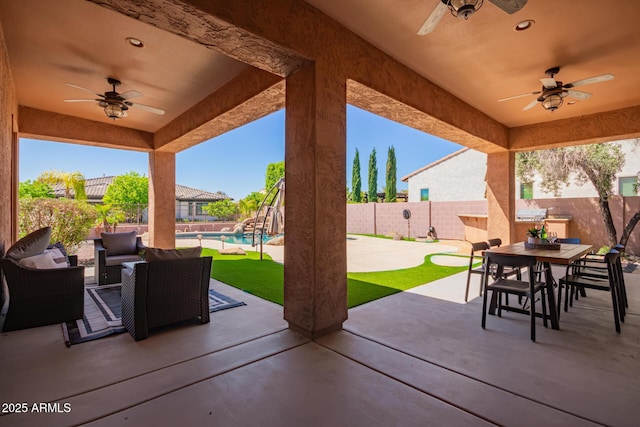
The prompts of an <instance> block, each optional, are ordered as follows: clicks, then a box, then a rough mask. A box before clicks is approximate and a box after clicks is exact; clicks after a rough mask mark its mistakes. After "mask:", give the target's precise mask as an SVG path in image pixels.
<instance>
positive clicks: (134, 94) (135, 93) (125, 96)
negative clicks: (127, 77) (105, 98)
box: [120, 90, 142, 99]
mask: <svg viewBox="0 0 640 427" xmlns="http://www.w3.org/2000/svg"><path fill="white" fill-rule="evenodd" d="M141 96H142V94H141V93H140V92H138V91H137V90H128V91H126V92H123V93H121V94H120V97H122V99H133V98H140V97H141Z"/></svg>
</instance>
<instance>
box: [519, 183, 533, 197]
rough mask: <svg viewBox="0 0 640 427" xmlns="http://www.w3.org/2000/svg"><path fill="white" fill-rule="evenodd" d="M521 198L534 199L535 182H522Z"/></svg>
mask: <svg viewBox="0 0 640 427" xmlns="http://www.w3.org/2000/svg"><path fill="white" fill-rule="evenodd" d="M520 198H521V199H525V200H530V199H533V182H523V183H521V184H520Z"/></svg>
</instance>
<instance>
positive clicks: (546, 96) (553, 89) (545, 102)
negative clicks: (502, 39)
mask: <svg viewBox="0 0 640 427" xmlns="http://www.w3.org/2000/svg"><path fill="white" fill-rule="evenodd" d="M559 72H560V67H553V68H549V69H548V70H547V71H545V74H546V75H547V77H545V78H543V79H540V81H541V82H542V89H541V90H538V91H535V92H531V93H524V94H522V95H515V96H510V97H508V98H503V99H499V100H498V102H502V101H508V100H510V99H516V98H520V97H523V96H530V95H538V94H540V96H539V97H538V98H536V99H535V100H534V101H531V103H530V104H528V105H527V106H526V107H524V108H523V110H530V109H531V108H533V107H535V106H536V104H537V103H538V102H540V103H541V104H542V107H543V108H544V109H545V110H548V111H555V110H557V109H558V108H560V106H561V105H562V103H563V100H564V98H565V97H567V96H570V97H572V98H575V99H577V100H580V101H582V100H585V99H589V98H590V97H591V94H590V93H588V92H582V91H579V90H573V89H572V88H574V87H577V86H585V85H590V84H593V83H600V82H606V81H608V80H612V79H613V74H603V75H601V76H595V77H589V78H587V79H582V80H577V81H575V82H572V83H567V84H564V85H563V84H562V82H560V81H557V80H556V79H554V78H553V76H555V75H556V74H558V73H559Z"/></svg>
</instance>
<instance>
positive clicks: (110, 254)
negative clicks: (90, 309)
mask: <svg viewBox="0 0 640 427" xmlns="http://www.w3.org/2000/svg"><path fill="white" fill-rule="evenodd" d="M101 236H102V238H101V239H95V240H94V241H93V245H94V248H95V249H94V252H95V254H94V255H95V279H96V283H97V284H98V285H108V284H111V283H120V279H121V277H120V270H121V269H122V263H123V262H134V261H142V256H141V253H142V251H144V249H145V246H144V245H143V244H142V238H141V237H136V232H135V231H131V232H128V233H101Z"/></svg>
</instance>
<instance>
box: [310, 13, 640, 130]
mask: <svg viewBox="0 0 640 427" xmlns="http://www.w3.org/2000/svg"><path fill="white" fill-rule="evenodd" d="M439 1H440V0H307V2H308V3H310V4H312V5H314V6H315V7H317V8H318V9H320V10H322V11H323V12H324V13H326V14H327V15H329V16H331V17H332V18H334V19H335V20H337V21H338V22H340V23H342V24H343V25H345V26H346V27H347V28H349V29H350V30H351V31H353V32H354V33H356V34H358V35H359V36H361V37H362V38H364V39H366V40H367V41H369V42H370V43H372V44H373V45H375V46H376V47H378V48H380V49H381V50H383V51H385V52H386V53H388V54H389V55H391V56H393V57H394V58H396V59H397V60H399V61H400V62H402V63H404V64H405V65H407V66H409V67H410V68H412V69H413V70H415V71H417V72H418V73H420V74H421V75H423V76H424V77H426V78H427V79H429V80H431V81H432V82H434V83H435V84H437V85H438V86H440V87H442V88H444V89H446V90H447V91H448V92H450V93H452V94H453V95H456V96H457V97H459V98H461V99H462V100H464V101H465V102H467V103H469V104H471V105H472V106H474V107H475V108H477V109H479V110H481V111H483V112H484V113H485V114H487V115H489V116H490V117H492V118H494V119H495V120H497V121H499V122H501V123H503V124H505V125H506V126H508V127H516V126H522V125H527V124H532V123H539V122H546V121H552V120H558V119H564V118H568V117H575V116H581V115H585V114H591V113H596V112H602V111H611V110H616V109H619V108H624V107H630V106H635V105H639V104H640V78H639V77H638V76H640V31H638V29H637V28H638V24H637V17H638V16H640V1H638V0H617V1H602V0H579V1H577V0H575V1H569V0H564V1H557V0H529V1H528V2H527V4H526V5H525V6H524V8H522V9H521V10H520V11H519V12H516V13H514V14H513V15H509V14H507V13H505V12H503V11H502V10H501V9H499V8H498V7H496V6H494V5H493V4H491V3H490V2H489V1H485V2H484V5H483V6H482V7H481V9H480V10H479V11H478V12H477V13H476V14H474V15H473V16H471V17H470V18H469V19H468V20H467V21H465V20H464V19H460V18H454V17H453V16H452V15H451V14H449V13H447V14H446V15H445V16H444V17H443V18H442V20H441V21H440V22H439V24H438V25H437V27H436V29H435V31H433V32H432V33H431V34H428V35H426V36H418V35H417V31H418V29H419V28H420V26H421V25H422V23H423V22H424V21H425V19H426V18H427V16H429V14H430V13H431V11H432V10H433V8H434V7H435V6H436V4H437V3H438V2H439ZM527 19H532V20H534V21H535V24H534V25H533V27H532V28H531V29H529V30H527V31H522V32H516V31H515V30H514V27H515V26H516V24H517V23H518V22H521V21H523V20H527ZM555 66H560V67H561V70H560V73H559V74H558V75H557V76H556V80H560V81H562V82H563V83H569V82H573V81H576V80H580V79H584V78H587V77H592V76H597V75H602V74H606V73H611V74H614V76H615V79H614V80H612V81H608V82H604V83H598V84H594V85H589V86H583V87H581V88H580V89H581V90H584V91H585V92H589V93H592V94H593V96H592V97H591V98H590V99H588V100H585V101H579V102H576V103H575V104H573V105H567V104H565V105H563V106H562V107H561V108H560V109H559V110H557V111H555V112H553V113H551V112H548V111H545V110H544V109H543V108H542V107H541V106H540V105H538V106H536V107H535V108H533V109H531V110H528V111H522V108H524V107H525V106H526V105H527V104H529V103H530V102H531V101H533V100H534V99H535V97H534V96H530V97H523V98H519V99H515V100H511V101H505V102H497V100H498V99H502V98H506V97H509V96H512V95H519V94H524V93H530V92H534V91H538V90H540V89H541V86H542V85H541V83H540V80H539V79H540V78H543V77H545V75H544V72H545V70H547V69H548V68H551V67H555ZM569 100H570V99H566V100H565V101H569Z"/></svg>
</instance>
